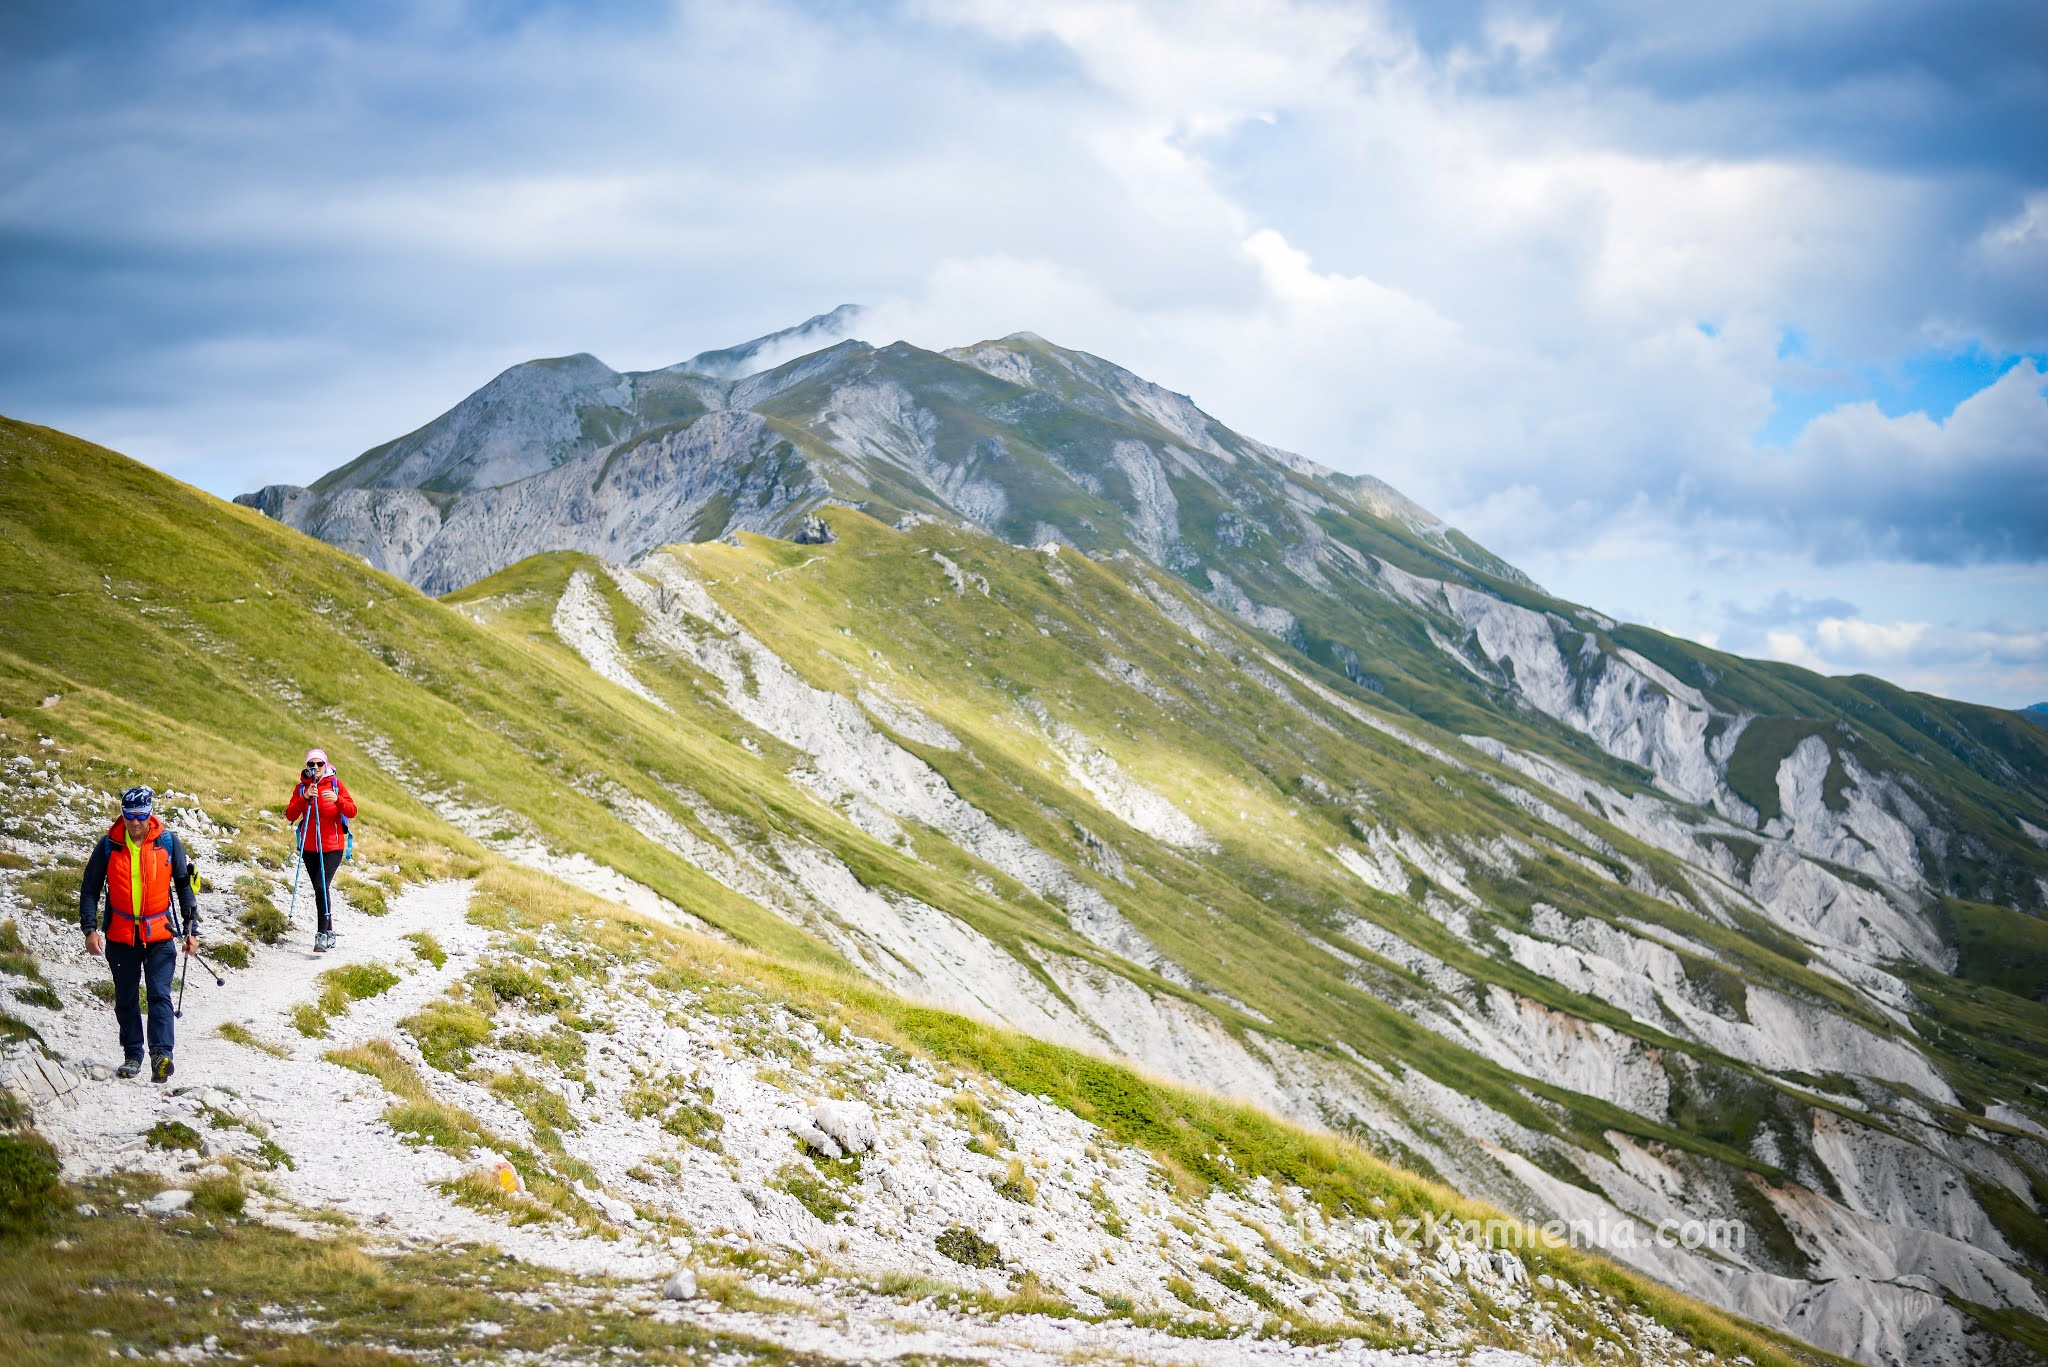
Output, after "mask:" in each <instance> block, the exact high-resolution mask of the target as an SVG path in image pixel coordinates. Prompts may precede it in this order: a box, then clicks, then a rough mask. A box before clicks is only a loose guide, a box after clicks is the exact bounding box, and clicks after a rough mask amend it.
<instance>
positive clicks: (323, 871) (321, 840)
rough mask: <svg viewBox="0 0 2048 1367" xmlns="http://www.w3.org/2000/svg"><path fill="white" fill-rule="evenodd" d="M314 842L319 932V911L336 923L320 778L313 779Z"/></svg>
mask: <svg viewBox="0 0 2048 1367" xmlns="http://www.w3.org/2000/svg"><path fill="white" fill-rule="evenodd" d="M313 843H314V844H315V845H318V846H319V847H320V886H319V888H318V889H317V890H316V891H315V892H314V893H313V908H314V916H313V925H314V927H315V929H314V933H315V934H318V933H319V930H318V927H319V924H320V916H319V913H320V912H322V911H324V912H326V913H327V922H328V924H329V925H332V924H333V923H334V907H333V905H332V903H331V902H330V901H329V900H328V899H329V898H330V897H331V896H332V895H333V894H332V893H331V892H330V891H329V890H328V887H327V837H326V836H324V835H322V834H320V780H319V779H317V778H316V779H314V780H313ZM299 862H300V863H301V864H303V863H305V862H306V861H305V859H304V857H303V856H302V857H301V858H300V859H299Z"/></svg>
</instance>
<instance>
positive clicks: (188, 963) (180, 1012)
mask: <svg viewBox="0 0 2048 1367" xmlns="http://www.w3.org/2000/svg"><path fill="white" fill-rule="evenodd" d="M194 959H197V960H199V962H200V963H201V964H204V965H205V967H206V971H207V973H209V974H210V975H212V978H213V985H214V986H215V987H226V986H227V985H228V980H227V979H226V978H223V977H222V976H221V975H220V970H219V969H217V968H215V967H214V966H213V963H212V961H211V960H209V959H208V958H207V957H206V956H205V955H204V954H201V953H200V952H199V951H198V950H196V949H188V950H186V951H185V971H184V972H183V973H181V974H179V975H178V1006H177V1009H176V1010H174V1011H172V1012H171V1016H172V1018H173V1019H175V1020H183V1019H185V983H186V982H187V981H188V980H189V979H190V978H191V977H192V961H193V960H194Z"/></svg>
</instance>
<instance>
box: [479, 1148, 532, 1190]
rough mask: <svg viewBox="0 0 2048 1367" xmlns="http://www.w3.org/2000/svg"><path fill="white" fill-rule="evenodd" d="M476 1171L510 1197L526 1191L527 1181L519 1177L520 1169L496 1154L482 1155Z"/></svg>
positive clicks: (485, 1153)
mask: <svg viewBox="0 0 2048 1367" xmlns="http://www.w3.org/2000/svg"><path fill="white" fill-rule="evenodd" d="M475 1171H476V1172H478V1173H479V1174H481V1175H482V1176H483V1177H484V1178H486V1179H487V1180H488V1181H490V1183H491V1184H492V1185H493V1186H495V1187H497V1189H498V1190H499V1191H502V1192H504V1193H505V1194H506V1195H508V1196H515V1195H518V1194H519V1193H520V1192H523V1191H525V1190H526V1179H525V1178H523V1177H521V1176H520V1175H519V1169H517V1168H515V1167H513V1166H512V1164H511V1162H510V1161H508V1160H507V1159H504V1158H500V1157H499V1156H498V1155H497V1154H495V1153H490V1152H483V1153H480V1154H479V1155H478V1158H477V1164H476V1167H475Z"/></svg>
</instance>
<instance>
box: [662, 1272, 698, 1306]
mask: <svg viewBox="0 0 2048 1367" xmlns="http://www.w3.org/2000/svg"><path fill="white" fill-rule="evenodd" d="M661 1298H662V1299H663V1300H665V1301H689V1300H695V1299H696V1298H697V1274H696V1273H694V1272H692V1271H691V1270H690V1269H689V1268H687V1267H679V1268H677V1269H676V1270H675V1271H674V1272H672V1273H670V1274H669V1278H668V1280H667V1281H665V1282H663V1283H662V1284H661Z"/></svg>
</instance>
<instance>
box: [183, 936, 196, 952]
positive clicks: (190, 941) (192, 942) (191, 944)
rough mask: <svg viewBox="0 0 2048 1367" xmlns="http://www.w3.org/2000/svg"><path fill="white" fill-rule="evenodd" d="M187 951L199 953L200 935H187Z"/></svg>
mask: <svg viewBox="0 0 2048 1367" xmlns="http://www.w3.org/2000/svg"><path fill="white" fill-rule="evenodd" d="M185 952H186V953H187V954H197V953H198V952H199V937H198V936H197V935H187V936H186V937H185Z"/></svg>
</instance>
